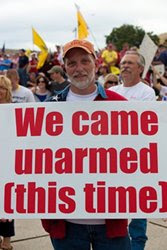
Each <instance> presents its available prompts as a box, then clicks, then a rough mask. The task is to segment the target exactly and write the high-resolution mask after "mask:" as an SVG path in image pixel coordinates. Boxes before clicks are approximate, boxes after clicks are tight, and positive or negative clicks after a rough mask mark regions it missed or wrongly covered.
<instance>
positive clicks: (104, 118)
mask: <svg viewBox="0 0 167 250" xmlns="http://www.w3.org/2000/svg"><path fill="white" fill-rule="evenodd" d="M91 120H97V121H96V122H94V123H93V124H92V126H91V133H92V135H107V134H108V115H107V113H106V112H104V111H96V112H93V113H92V115H91ZM104 124H105V126H104Z"/></svg>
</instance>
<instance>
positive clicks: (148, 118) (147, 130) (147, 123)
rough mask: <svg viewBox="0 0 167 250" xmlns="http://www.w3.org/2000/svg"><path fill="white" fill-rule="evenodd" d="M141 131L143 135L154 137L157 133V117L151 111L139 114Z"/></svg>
mask: <svg viewBox="0 0 167 250" xmlns="http://www.w3.org/2000/svg"><path fill="white" fill-rule="evenodd" d="M141 131H142V132H143V134H145V135H155V134H156V133H157V132H158V117H157V115H156V113H154V112H153V111H145V112H143V113H142V114H141Z"/></svg>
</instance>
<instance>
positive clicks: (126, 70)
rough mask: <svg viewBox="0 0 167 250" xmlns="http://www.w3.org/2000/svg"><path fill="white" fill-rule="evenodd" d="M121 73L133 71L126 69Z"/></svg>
mask: <svg viewBox="0 0 167 250" xmlns="http://www.w3.org/2000/svg"><path fill="white" fill-rule="evenodd" d="M121 72H122V73H123V72H131V71H130V69H128V68H124V69H122V70H121Z"/></svg>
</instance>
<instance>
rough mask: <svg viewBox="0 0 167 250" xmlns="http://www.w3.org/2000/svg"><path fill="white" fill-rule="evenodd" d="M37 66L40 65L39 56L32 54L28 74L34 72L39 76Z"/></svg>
mask: <svg viewBox="0 0 167 250" xmlns="http://www.w3.org/2000/svg"><path fill="white" fill-rule="evenodd" d="M37 65H38V59H37V54H36V53H32V54H31V55H30V60H29V64H28V68H27V70H28V73H32V72H34V73H35V74H36V75H37V73H38V69H37Z"/></svg>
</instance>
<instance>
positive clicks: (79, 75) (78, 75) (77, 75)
mask: <svg viewBox="0 0 167 250" xmlns="http://www.w3.org/2000/svg"><path fill="white" fill-rule="evenodd" d="M82 76H87V74H82V73H77V74H74V75H73V77H82Z"/></svg>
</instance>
